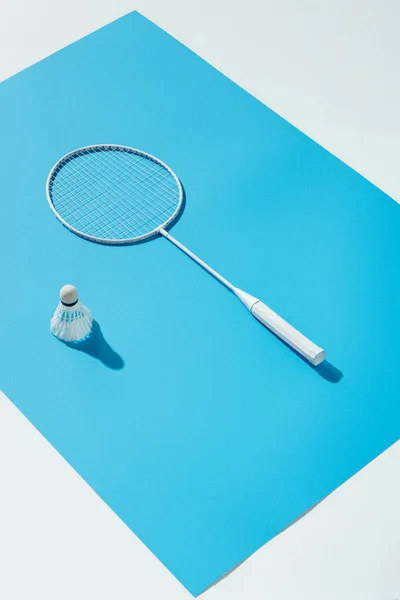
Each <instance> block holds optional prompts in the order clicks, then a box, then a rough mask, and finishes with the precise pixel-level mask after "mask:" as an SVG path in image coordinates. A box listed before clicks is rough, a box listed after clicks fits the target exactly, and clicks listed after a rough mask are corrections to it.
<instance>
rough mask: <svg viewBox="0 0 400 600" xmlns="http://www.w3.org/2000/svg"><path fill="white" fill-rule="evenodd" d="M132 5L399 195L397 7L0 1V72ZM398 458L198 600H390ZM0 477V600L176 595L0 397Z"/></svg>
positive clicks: (307, 1) (396, 586)
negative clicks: (204, 599) (2, 599)
mask: <svg viewBox="0 0 400 600" xmlns="http://www.w3.org/2000/svg"><path fill="white" fill-rule="evenodd" d="M135 8H137V9H139V10H140V11H141V12H142V13H143V14H145V15H146V16H148V17H149V18H151V19H152V20H153V21H155V22H156V23H157V24H158V25H160V26H162V27H163V28H164V29H166V30H167V31H169V32H170V33H172V34H173V35H174V36H175V37H177V38H178V39H180V40H181V41H183V42H184V43H185V44H186V45H187V46H189V47H191V48H192V49H193V50H195V51H197V52H198V53H199V54H200V55H201V56H203V57H204V58H205V59H206V60H208V61H209V62H210V63H211V64H213V65H215V66H216V67H217V68H219V69H220V70H221V71H223V72H224V73H225V74H227V75H228V76H230V77H231V78H232V79H234V80H235V81H236V82H238V83H239V84H240V85H242V86H243V87H245V88H246V89H247V90H248V91H250V92H252V93H253V94H254V95H256V96H257V97H258V98H260V99H261V100H262V101H264V102H265V103H266V104H268V105H269V106H270V107H271V108H273V109H274V110H276V111H277V112H278V113H279V114H281V115H283V116H284V117H285V118H287V119H288V120H289V121H291V122H292V123H293V124H294V125H296V126H297V127H299V128H300V129H302V130H303V131H304V132H306V133H307V134H309V135H310V136H311V137H313V138H314V139H315V140H317V141H318V142H320V143H321V144H322V145H323V146H325V147H326V148H328V149H329V150H331V151H332V152H333V153H335V154H336V155H337V156H339V157H340V158H342V159H343V160H344V161H345V162H347V163H348V164H350V165H351V166H353V167H354V168H355V169H356V170H358V171H359V172H361V173H362V174H364V175H365V176H366V177H368V178H369V179H370V180H371V181H373V182H374V183H376V184H377V185H379V187H381V188H382V189H384V190H385V191H387V192H388V193H390V194H392V195H393V196H394V197H395V198H396V199H397V200H399V201H400V180H399V178H398V167H397V161H398V152H397V150H398V139H399V137H400V119H399V114H398V107H399V106H400V86H399V83H398V81H399V78H398V57H399V56H400V37H399V36H398V35H397V24H398V22H399V17H400V5H399V4H398V3H395V2H394V1H393V2H391V3H389V2H387V3H384V4H382V3H381V2H379V0H352V2H348V1H347V2H345V0H331V1H329V2H327V1H326V0H319V1H317V0H302V1H299V0H280V1H279V2H277V1H276V2H272V0H247V1H246V2H245V1H244V0H241V1H240V2H239V1H238V0H213V1H212V0H202V2H197V1H196V2H195V1H190V0H137V1H136V0H132V1H130V0H129V1H128V0H114V1H113V2H110V1H109V0H69V2H61V1H60V0H52V1H50V0H36V1H32V0H2V2H1V3H0V56H1V60H0V79H4V78H6V77H8V76H11V75H12V74H13V73H15V72H16V71H18V70H20V69H22V68H24V67H26V66H28V65H30V64H32V63H34V62H36V61H38V60H40V59H41V58H43V57H44V56H46V55H48V54H51V53H52V52H54V51H55V50H57V49H59V48H61V47H63V46H65V45H66V44H69V43H71V42H73V41H74V40H76V39H78V38H79V37H82V36H83V35H86V34H87V33H90V32H91V31H93V30H95V29H96V28H98V27H100V26H102V25H105V24H106V23H107V22H109V21H110V20H112V19H114V18H117V17H118V16H121V15H122V14H124V13H126V12H129V11H130V10H133V9H135ZM0 387H1V380H0ZM399 467H400V444H397V445H396V446H394V447H392V448H391V449H390V450H389V451H388V452H386V453H385V454H384V455H382V456H381V457H379V458H378V459H377V460H376V461H374V463H373V464H372V465H370V466H369V467H367V468H366V469H365V470H364V471H362V472H361V473H360V474H359V475H357V476H356V477H354V478H353V479H352V480H350V481H349V482H347V483H346V484H345V485H344V486H342V487H341V488H340V489H339V490H337V491H336V492H335V493H334V494H332V495H331V496H330V497H329V498H328V499H326V500H325V501H324V502H323V503H321V504H320V505H319V506H318V507H317V508H316V509H314V510H313V511H312V512H311V513H309V514H308V515H307V516H306V517H304V518H303V519H302V520H300V521H299V522H298V523H296V524H295V525H293V526H292V527H290V528H289V529H287V530H286V531H285V532H284V533H283V534H281V535H280V536H278V537H277V538H275V539H274V540H272V541H271V542H270V543H269V544H267V546H265V547H264V548H263V549H261V550H260V551H259V552H257V553H256V554H255V555H253V556H252V557H251V558H250V559H249V560H248V561H246V562H245V563H244V564H243V565H242V566H241V567H239V568H238V569H237V570H236V571H234V572H233V573H231V574H230V575H229V576H228V577H227V578H226V579H224V580H223V581H221V582H220V583H219V584H218V585H217V586H215V587H214V588H212V589H210V590H209V591H207V592H205V594H204V598H206V599H207V600H218V598H220V600H224V599H225V598H226V599H227V598H229V599H230V600H239V599H240V600H253V599H254V600H259V599H261V598H262V599H263V600H264V599H266V598H271V599H273V600H281V599H282V600H283V599H285V600H286V599H287V600H292V599H293V600H302V599H303V598H304V599H307V600H330V599H331V598H332V599H333V598H334V599H335V600H358V599H360V600H380V599H382V600H395V599H396V598H400V533H399V531H400V523H399V514H400V508H399V507H400V468H399ZM0 481H1V489H0V565H1V571H0V598H4V599H5V600H25V599H29V600H36V599H38V600H39V599H40V600H64V598H65V599H66V598H68V600H70V599H71V598H73V599H74V600H91V599H92V598H93V599H94V598H96V600H102V599H104V600H106V599H107V600H109V599H110V598H113V599H114V598H115V599H116V600H117V599H118V600H120V599H122V600H123V599H124V598H130V599H132V598H137V599H138V600H139V599H140V600H163V599H171V600H181V599H182V600H185V599H188V598H190V595H189V594H188V593H187V592H186V591H185V590H184V589H183V588H182V586H181V585H180V584H179V583H178V582H177V581H176V580H175V579H174V578H173V577H172V575H170V574H169V573H168V572H167V571H166V569H164V567H163V566H162V565H161V564H160V563H159V562H158V561H157V559H155V558H154V556H153V555H152V554H151V553H150V552H149V551H148V550H147V549H146V548H145V547H144V546H143V545H142V544H141V543H140V542H139V541H138V540H137V538H136V537H135V536H134V535H133V534H132V533H131V532H130V531H129V530H128V529H127V528H126V527H125V526H124V525H123V524H122V523H121V521H120V520H119V519H118V518H117V517H116V516H115V515H114V514H113V513H112V512H111V510H110V509H109V508H108V507H107V506H106V505H105V504H104V503H103V502H102V501H101V500H100V499H99V498H98V496H96V494H95V493H94V492H93V491H92V490H91V489H90V488H89V487H88V486H87V485H86V484H85V483H84V482H83V481H82V480H81V479H80V477H79V476H78V475H76V473H74V472H73V470H72V469H71V468H70V467H69V466H68V465H67V464H66V463H65V461H63V459H62V458H61V457H60V456H59V455H58V454H57V453H56V452H55V450H54V449H53V448H52V447H51V446H50V445H49V444H48V443H47V442H46V441H45V440H44V439H43V438H42V436H41V435H40V434H39V433H38V432H37V431H36V430H35V429H34V428H33V427H32V426H31V425H30V424H29V423H28V422H27V421H26V420H25V419H24V417H23V416H22V415H21V414H20V413H19V412H18V411H17V410H16V409H15V408H14V407H13V405H12V404H10V403H9V402H8V401H7V400H6V399H5V398H4V397H3V396H1V395H0Z"/></svg>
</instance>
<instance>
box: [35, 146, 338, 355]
mask: <svg viewBox="0 0 400 600" xmlns="http://www.w3.org/2000/svg"><path fill="white" fill-rule="evenodd" d="M46 193H47V199H48V202H49V205H50V208H51V210H52V211H53V212H54V214H55V215H56V217H57V218H58V219H59V220H60V221H61V223H63V225H65V227H67V228H68V229H69V230H70V231H72V232H73V233H75V234H76V235H79V236H81V237H83V238H85V239H87V240H91V241H93V242H98V243H100V244H132V243H134V242H138V241H141V240H144V239H146V238H151V237H154V236H156V235H162V236H164V237H165V238H166V239H167V240H169V241H170V242H172V243H173V244H175V246H177V247H178V248H179V249H180V250H182V251H183V252H184V253H185V254H187V255H188V256H190V258H192V259H193V260H194V261H195V262H196V263H197V264H199V265H200V266H201V267H203V269H205V270H206V271H208V272H209V273H210V274H211V275H213V277H215V278H216V279H218V281H220V282H221V283H222V284H223V285H224V286H225V287H226V288H228V289H229V290H231V292H233V293H234V294H235V296H237V298H239V300H240V301H241V302H242V303H243V304H244V306H245V307H246V308H247V309H248V311H249V312H250V313H251V314H252V315H253V316H254V317H255V318H256V319H258V320H259V321H260V322H261V323H263V325H265V326H266V327H268V328H269V329H270V330H271V331H273V333H275V334H276V335H277V336H278V337H279V338H281V339H282V340H283V341H284V342H286V343H287V344H288V345H289V346H291V347H292V348H293V349H294V350H296V351H297V352H298V353H299V354H301V355H302V356H304V357H305V358H306V359H307V360H308V361H309V362H310V363H312V364H313V365H318V364H320V363H321V362H322V361H323V360H324V358H325V354H326V353H325V350H323V349H322V348H320V347H319V346H317V345H316V344H314V343H313V342H311V341H310V340H309V339H308V338H306V337H305V336H304V335H303V334H301V333H300V332H299V331H297V329H295V328H294V327H293V326H292V325H290V324H289V323H287V322H286V321H285V320H284V319H282V318H281V317H280V316H279V315H277V314H276V313H275V312H274V311H273V310H271V309H270V308H269V307H268V306H266V305H265V304H264V303H263V302H261V301H260V300H258V299H257V298H255V297H254V296H251V295H250V294H248V293H247V292H244V291H243V290H241V289H239V288H237V287H235V286H234V285H232V284H231V283H230V282H229V281H227V280H226V279H225V278H224V277H222V275H220V274H219V273H217V271H215V270H214V269H212V268H211V267H210V266H209V265H207V264H206V263H205V262H204V261H202V260H201V259H200V258H199V257H198V256H196V254H194V253H193V252H191V251H190V250H189V249H188V248H186V247H185V246H184V245H183V244H181V243H180V242H178V240H176V239H175V238H174V237H172V235H171V234H170V233H169V232H168V231H167V227H168V225H171V224H172V223H173V221H174V220H175V219H176V217H177V216H178V214H179V212H180V210H181V208H182V200H183V189H182V185H181V183H180V181H179V179H178V177H177V176H176V175H175V173H174V172H173V171H172V170H171V169H170V168H169V167H168V166H167V165H166V164H164V163H163V162H161V161H160V160H158V159H157V158H155V157H154V156H151V155H150V154H147V153H146V152H142V151H141V150H136V149H135V148H129V147H127V146H118V145H114V144H99V145H96V146H86V147H84V148H79V149H78V150H74V151H73V152H69V153H68V154H66V155H65V156H63V157H62V158H61V159H60V160H59V161H58V162H57V163H56V164H55V165H54V167H53V168H52V170H51V171H50V174H49V176H48V178H47V184H46Z"/></svg>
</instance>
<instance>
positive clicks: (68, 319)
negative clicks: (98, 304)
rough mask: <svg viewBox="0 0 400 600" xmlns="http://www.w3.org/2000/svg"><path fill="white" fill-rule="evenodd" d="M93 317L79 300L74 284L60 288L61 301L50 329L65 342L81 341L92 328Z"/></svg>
mask: <svg viewBox="0 0 400 600" xmlns="http://www.w3.org/2000/svg"><path fill="white" fill-rule="evenodd" d="M92 324H93V319H92V315H91V314H90V311H89V309H87V308H86V306H84V305H83V304H82V302H81V301H80V300H79V296H78V290H77V289H76V287H75V286H73V285H64V286H63V287H62V288H61V290H60V302H59V304H58V306H57V308H56V312H55V313H54V315H53V318H52V319H51V322H50V331H51V333H52V334H53V335H55V336H56V337H57V338H58V339H60V340H62V341H63V342H79V341H80V340H83V339H85V338H86V337H87V336H88V335H89V333H90V332H91V330H92Z"/></svg>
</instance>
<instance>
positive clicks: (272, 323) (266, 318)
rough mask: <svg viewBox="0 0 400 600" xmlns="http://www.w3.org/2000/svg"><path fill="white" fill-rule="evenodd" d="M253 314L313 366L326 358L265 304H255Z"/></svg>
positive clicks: (252, 308)
mask: <svg viewBox="0 0 400 600" xmlns="http://www.w3.org/2000/svg"><path fill="white" fill-rule="evenodd" d="M250 312H251V314H252V315H253V316H254V317H255V318H256V319H258V320H259V321H260V322H261V323H262V324H263V325H265V326H266V327H268V329H270V330H271V331H272V332H273V333H275V335H277V336H278V337H279V338H281V340H283V341H284V342H286V343H287V344H289V346H291V347H292V348H293V349H294V350H296V351H297V352H298V353H299V354H301V355H302V356H304V358H306V359H307V360H308V361H310V363H311V364H313V365H319V364H320V363H321V362H322V361H323V360H324V358H325V354H326V353H325V350H323V349H322V348H320V347H319V346H317V345H316V344H314V343H313V342H312V341H311V340H309V339H308V338H306V337H305V336H304V335H303V334H302V333H300V331H297V329H295V328H294V327H293V326H292V325H290V324H289V323H287V322H286V321H285V320H284V319H282V317H280V316H279V315H277V314H276V313H275V312H274V311H273V310H271V309H270V308H269V307H268V306H267V305H266V304H264V303H263V302H260V301H258V302H255V304H253V306H252V307H251V309H250Z"/></svg>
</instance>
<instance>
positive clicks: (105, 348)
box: [64, 321, 125, 371]
mask: <svg viewBox="0 0 400 600" xmlns="http://www.w3.org/2000/svg"><path fill="white" fill-rule="evenodd" d="M64 344H65V345H66V346H68V348H73V349H74V350H78V351H79V352H84V353H85V354H89V355H90V356H93V358H97V359H98V360H100V361H101V362H102V363H103V364H104V365H105V366H106V367H108V368H109V369H114V370H115V371H119V370H120V369H123V368H124V366H125V363H124V360H123V358H122V357H121V356H120V355H119V354H118V353H117V352H115V350H113V349H112V348H111V346H110V345H109V344H108V342H107V341H106V340H105V339H104V336H103V333H102V331H101V327H100V325H99V324H98V322H97V321H93V326H92V331H91V332H90V335H89V336H88V337H87V338H85V339H84V340H82V341H80V342H64Z"/></svg>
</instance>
